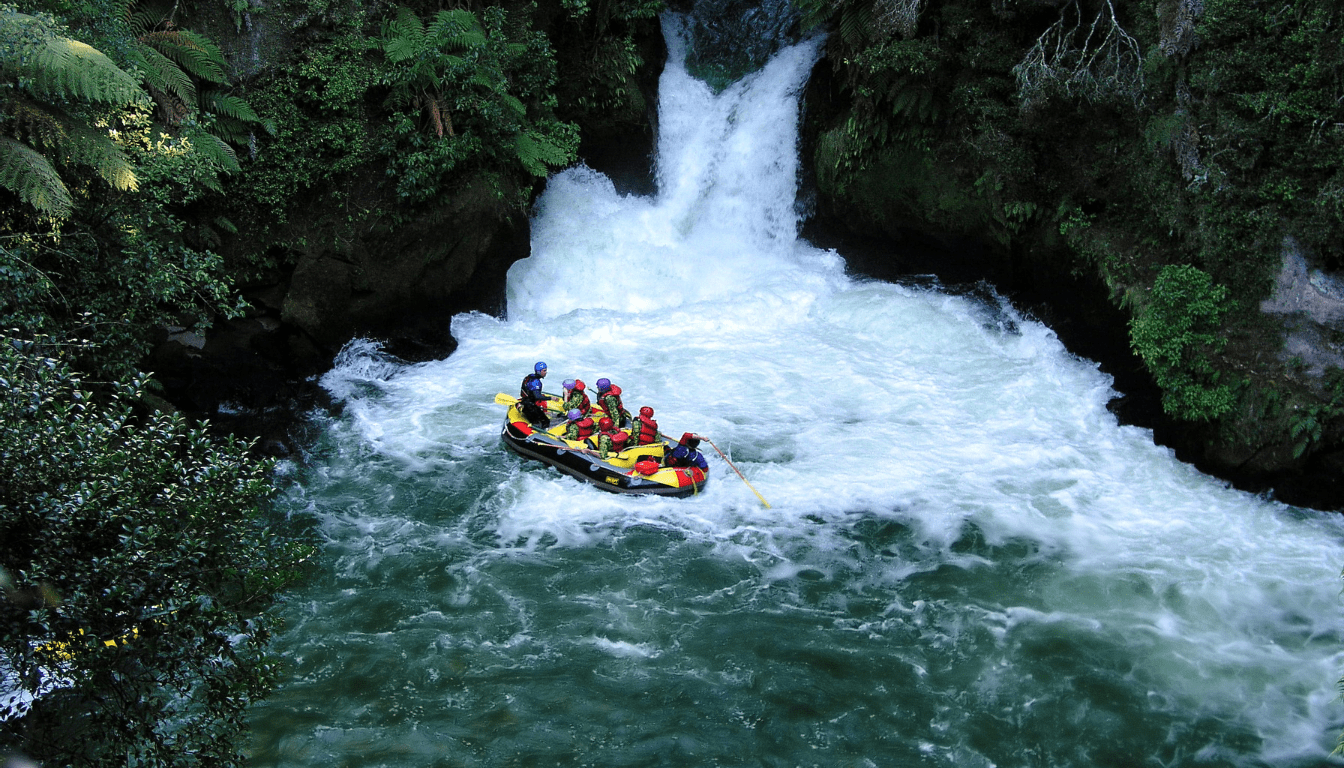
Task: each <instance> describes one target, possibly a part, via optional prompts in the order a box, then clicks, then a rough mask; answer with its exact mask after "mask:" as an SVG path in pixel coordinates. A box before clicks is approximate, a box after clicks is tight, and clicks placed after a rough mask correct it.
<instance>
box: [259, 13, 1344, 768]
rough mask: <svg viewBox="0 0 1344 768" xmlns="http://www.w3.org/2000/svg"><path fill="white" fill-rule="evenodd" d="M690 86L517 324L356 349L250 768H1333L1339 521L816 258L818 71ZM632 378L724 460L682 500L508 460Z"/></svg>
mask: <svg viewBox="0 0 1344 768" xmlns="http://www.w3.org/2000/svg"><path fill="white" fill-rule="evenodd" d="M665 25H666V27H667V28H668V30H669V35H668V38H669V49H670V51H671V56H670V60H669V64H668V66H667V71H666V72H665V73H664V74H663V77H662V81H661V84H660V98H661V100H662V101H661V104H660V137H659V146H658V157H657V169H658V180H659V190H660V191H659V194H658V196H657V197H656V198H653V199H647V198H640V197H631V196H622V195H619V194H617V193H616V192H615V190H614V187H613V186H612V184H611V183H610V182H609V181H608V180H607V179H606V178H604V177H603V176H602V175H600V174H598V173H595V172H593V171H591V170H588V169H585V168H576V169H571V170H568V171H565V172H564V173H561V174H558V175H557V176H555V177H553V178H552V179H551V180H550V182H549V183H548V186H547V190H546V193H545V194H544V195H543V197H542V198H541V200H540V201H539V203H538V206H537V210H536V213H535V219H534V222H533V233H534V234H533V253H532V256H531V257H530V258H528V259H525V260H523V261H520V262H518V263H517V264H515V265H514V266H513V268H512V269H511V270H510V274H509V286H508V297H509V299H508V318H507V319H499V318H492V317H487V316H484V315H479V314H471V315H463V316H459V317H457V318H454V320H453V327H452V330H453V335H454V336H455V337H456V338H457V339H458V341H459V347H458V349H457V350H456V352H454V354H453V355H452V356H451V357H450V358H448V359H446V360H442V361H438V362H434V363H426V364H420V365H406V366H403V365H399V364H395V363H393V362H389V361H387V360H385V359H384V358H382V357H380V355H379V353H378V352H377V350H376V347H375V346H374V345H370V344H368V343H362V344H356V345H353V346H352V347H351V348H349V349H347V351H346V353H345V354H344V355H343V358H342V359H341V360H340V361H338V365H337V367H336V368H335V369H334V370H333V371H332V372H330V373H329V374H328V375H327V376H326V377H325V378H324V380H323V381H324V384H325V385H326V386H327V387H328V388H329V389H330V390H331V391H332V393H333V394H334V395H335V396H336V397H338V398H339V399H341V400H342V401H343V403H344V410H343V413H342V415H341V416H339V417H330V418H325V433H324V436H323V438H322V439H321V441H320V442H319V445H318V447H317V448H316V449H315V452H314V458H313V462H312V467H311V468H310V469H309V470H306V471H304V472H303V473H302V480H301V483H300V485H298V486H296V488H295V490H294V492H293V493H292V494H291V496H290V499H289V501H290V503H292V504H293V505H295V506H296V507H305V506H307V507H310V508H311V509H313V510H314V511H315V513H316V514H317V515H318V517H319V519H320V521H321V526H322V530H323V532H324V534H325V536H326V537H327V539H328V543H327V547H326V560H325V570H324V572H323V576H322V577H321V578H319V579H317V580H316V582H315V583H314V584H313V585H311V586H310V587H309V588H308V590H307V591H306V593H305V594H304V595H303V596H301V598H299V599H297V600H295V601H294V602H293V603H292V604H291V605H290V608H289V619H290V625H291V628H290V629H289V630H288V631H287V633H286V635H285V637H284V638H282V645H283V650H284V652H285V654H286V656H287V657H288V658H289V659H290V660H291V663H292V665H293V675H292V678H291V679H290V680H289V681H288V682H287V683H285V685H284V686H283V687H282V689H281V690H280V692H279V693H278V694H277V696H276V697H275V698H274V700H273V701H271V702H269V703H267V704H265V705H264V706H262V707H261V708H259V712H258V716H257V718H256V721H255V727H256V730H257V734H258V735H257V739H256V748H255V762H256V763H257V764H259V765H260V764H268V765H271V764H274V765H312V764H316V762H331V761H332V760H338V761H339V762H341V763H342V764H349V765H387V764H399V765H427V764H438V763H439V762H440V761H441V762H442V764H454V765H456V764H462V765H491V766H494V765H504V764H509V763H510V761H517V762H520V763H530V764H537V765H568V764H574V765H581V764H592V765H688V766H692V765H694V766H699V765H711V764H725V765H726V764H732V765H746V764H751V765H756V764H763V765H774V764H780V765H783V764H788V765H794V764H807V765H813V764H816V765H879V766H887V765H913V764H916V763H919V764H931V765H947V766H965V765H994V764H997V765H1050V766H1059V765H1077V766H1090V765H1138V764H1146V763H1153V764H1160V765H1245V766H1252V765H1275V766H1279V765H1319V764H1322V763H1325V762H1328V761H1329V758H1328V757H1327V754H1328V753H1329V751H1330V749H1331V747H1332V746H1333V743H1334V740H1335V737H1336V734H1337V732H1338V731H1339V730H1340V729H1341V727H1344V706H1341V704H1340V702H1339V701H1338V700H1337V698H1336V694H1335V692H1334V684H1335V680H1336V679H1337V678H1338V677H1339V675H1340V672H1341V668H1344V621H1341V618H1340V597H1339V581H1338V579H1339V571H1340V567H1341V565H1344V526H1341V524H1340V522H1339V521H1338V520H1337V519H1336V517H1335V516H1329V515H1323V514H1316V513H1311V512H1304V511H1301V510H1295V509H1292V508H1288V507H1285V506H1283V505H1281V504H1277V503H1274V502H1271V501H1266V500H1262V499H1258V498H1255V497H1252V496H1248V495H1246V494H1243V493H1240V492H1237V491H1234V490H1231V489H1229V488H1227V487H1226V486H1225V485H1224V484H1223V483H1220V482H1218V481H1216V480H1213V479H1211V478H1208V477H1206V476H1203V475H1201V474H1199V473H1198V472H1196V471H1195V470H1193V469H1192V468H1190V467H1188V466H1186V465H1183V464H1181V463H1179V462H1178V461H1176V460H1175V459H1174V458H1173V456H1172V455H1171V453H1170V452H1169V451H1167V450H1165V449H1162V448H1158V447H1155V446H1154V445H1153V443H1152V439H1151V435H1150V434H1149V433H1148V432H1146V431H1144V430H1140V429H1136V428H1132V427H1121V426H1118V425H1117V423H1116V421H1115V419H1114V417H1113V416H1112V415H1111V414H1110V413H1109V412H1107V410H1106V408H1105V404H1106V402H1107V400H1108V399H1109V398H1110V397H1111V396H1112V394H1113V393H1112V391H1111V389H1110V381H1109V379H1108V377H1106V376H1105V375H1103V374H1101V373H1100V372H1099V371H1098V369H1097V366H1096V365H1095V364H1093V363H1091V362H1089V361H1086V360H1081V359H1078V358H1076V357H1074V356H1072V355H1070V354H1069V353H1068V352H1067V351H1066V350H1065V349H1063V347H1062V346H1061V345H1060V343H1059V341H1058V340H1057V339H1056V338H1055V336H1054V334H1053V333H1051V331H1050V330H1049V329H1048V328H1045V327H1043V326H1041V325H1040V324H1038V323H1036V322H1033V321H1031V320H1028V319H1025V318H1022V317H1020V316H1018V315H1017V314H1015V313H1014V312H1013V310H1012V308H1011V307H1008V306H1006V305H997V306H990V305H987V304H985V303H983V302H978V301H975V300H973V299H970V298H966V297H959V296H953V295H947V294H944V293H940V292H938V291H936V290H929V289H924V288H918V287H911V286H902V285H892V284H886V283H881V282H875V281H866V280H860V279H855V278H853V277H850V276H847V275H846V274H845V271H844V263H843V260H842V258H841V257H840V256H839V255H837V254H834V253H831V252H825V251H821V250H818V249H815V248H813V247H811V246H809V245H808V244H807V243H804V242H800V241H799V240H798V239H797V237H796V231H797V215H796V213H795V211H794V197H795V193H796V183H797V182H796V178H797V162H798V160H797V146H796V144H797V125H798V108H799V107H798V93H799V91H800V89H801V87H802V85H803V83H804V81H805V78H806V77H807V73H808V71H809V68H810V66H811V65H812V63H813V62H814V61H815V58H816V56H817V55H818V45H819V43H818V41H816V40H812V41H807V42H804V43H801V44H799V45H797V46H794V47H792V48H788V49H786V50H784V51H782V52H780V53H779V54H778V55H777V56H776V57H775V58H774V59H772V60H771V62H770V63H769V64H768V65H767V66H766V68H765V69H764V70H762V71H760V72H758V73H756V74H754V75H751V76H749V77H747V78H746V79H744V80H743V81H741V82H739V83H737V84H735V85H733V86H732V87H730V88H729V89H727V90H726V91H724V92H722V93H720V94H717V95H716V94H713V93H712V92H711V91H710V89H708V88H707V87H706V86H704V85H703V84H702V83H699V82H698V81H696V80H694V79H692V78H690V77H688V76H687V74H686V73H685V70H684V69H683V68H682V66H681V64H680V61H681V55H680V54H681V53H683V52H684V49H685V44H684V42H683V38H682V33H681V31H680V30H681V24H680V21H679V20H678V19H677V17H675V16H673V17H669V18H668V19H667V21H666V22H665ZM537 360H545V361H546V362H547V363H548V364H549V366H550V371H551V374H550V376H551V378H550V379H548V381H554V382H556V383H555V385H554V386H552V387H550V389H553V390H554V389H558V380H559V379H563V378H567V377H576V376H577V377H578V378H582V379H585V380H586V381H588V382H589V383H591V382H593V381H595V380H596V379H597V378H598V377H600V376H608V377H610V378H611V379H612V380H613V381H615V382H616V383H618V384H620V385H621V386H622V388H623V389H624V390H625V392H626V395H625V401H626V404H627V406H628V407H638V406H641V405H646V404H647V405H652V406H654V407H655V408H656V409H657V414H656V418H657V419H658V420H659V422H660V424H661V425H662V427H663V430H664V431H665V432H668V433H670V434H680V433H681V432H682V431H687V430H691V431H696V432H700V433H702V434H705V435H707V436H708V437H709V438H710V439H712V440H713V441H714V442H715V443H716V444H717V445H719V446H720V447H722V448H724V449H725V450H727V451H730V452H731V455H732V458H733V461H734V463H735V464H736V465H737V466H738V467H739V468H741V469H742V470H743V471H744V472H745V473H746V474H747V475H748V477H749V478H750V480H751V482H752V484H753V485H754V486H755V487H756V489H757V490H759V491H760V492H761V494H762V495H763V496H764V497H765V498H766V499H768V500H769V502H770V504H771V508H769V509H767V508H765V507H763V506H762V505H761V504H760V503H759V501H758V500H757V498H756V497H755V495H754V494H753V493H752V491H751V490H750V489H748V488H747V487H746V486H745V485H743V484H742V483H741V482H738V481H737V479H736V477H735V476H734V475H733V474H732V472H731V471H730V470H729V468H728V467H727V466H726V465H725V464H724V463H723V462H722V461H719V460H718V459H717V457H715V456H713V455H712V454H711V456H710V458H711V462H712V464H711V473H712V475H713V477H714V480H713V482H712V483H711V484H710V486H709V487H708V489H707V490H706V492H705V493H703V494H701V495H699V496H695V497H692V498H688V499H679V500H678V499H663V498H644V497H627V496H618V495H614V494H607V493H604V492H602V491H600V490H597V489H595V488H592V487H589V486H586V485H583V484H580V483H579V482H577V481H575V480H573V479H571V478H568V477H565V476H563V475H561V474H559V473H557V472H556V471H554V470H551V469H548V468H546V467H544V466H541V465H539V464H535V463H525V462H523V461H521V460H519V459H518V458H517V457H514V456H512V455H510V454H508V453H506V452H505V451H504V449H503V447H502V445H501V443H500V441H499V436H498V432H499V426H500V423H501V418H502V415H503V414H502V409H500V408H499V407H498V406H495V405H494V404H493V402H492V397H493V395H494V393H495V392H501V391H502V392H506V393H510V394H514V393H515V392H516V388H517V386H518V382H519V381H520V380H521V378H522V376H523V374H525V373H527V372H529V371H530V370H531V367H532V364H533V363H534V362H535V361H537Z"/></svg>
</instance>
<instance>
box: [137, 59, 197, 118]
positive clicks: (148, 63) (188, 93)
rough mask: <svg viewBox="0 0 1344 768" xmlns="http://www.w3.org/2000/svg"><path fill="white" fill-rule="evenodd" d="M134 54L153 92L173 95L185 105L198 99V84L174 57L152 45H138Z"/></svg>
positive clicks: (146, 82) (147, 84)
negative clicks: (164, 53)
mask: <svg viewBox="0 0 1344 768" xmlns="http://www.w3.org/2000/svg"><path fill="white" fill-rule="evenodd" d="M132 55H133V57H134V59H135V63H136V64H137V65H138V66H139V68H140V73H141V74H142V75H143V76H144V78H145V85H146V86H148V87H149V89H150V92H151V93H154V92H158V93H159V94H164V95H171V96H172V97H173V98H175V99H177V101H179V102H180V103H181V104H184V105H186V104H192V103H194V102H195V101H196V84H195V83H193V82H192V81H191V77H190V76H188V75H187V73H186V72H184V71H182V68H181V67H179V66H178V65H177V63H176V62H174V61H173V60H172V59H169V58H168V57H167V56H165V55H163V54H162V53H161V52H159V51H158V50H156V49H154V48H152V47H150V46H137V47H136V49H135V52H134V53H133V54H132Z"/></svg>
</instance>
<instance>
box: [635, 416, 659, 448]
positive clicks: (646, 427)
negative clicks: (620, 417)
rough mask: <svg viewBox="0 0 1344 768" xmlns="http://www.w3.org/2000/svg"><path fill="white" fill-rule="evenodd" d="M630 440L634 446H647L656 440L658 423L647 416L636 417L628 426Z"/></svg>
mask: <svg viewBox="0 0 1344 768" xmlns="http://www.w3.org/2000/svg"><path fill="white" fill-rule="evenodd" d="M630 439H631V440H632V441H633V442H634V444H635V445H648V444H649V443H652V442H653V441H655V440H657V439H658V422H656V421H654V420H653V419H650V418H649V417H648V416H636V417H635V420H634V421H633V422H631V425H630Z"/></svg>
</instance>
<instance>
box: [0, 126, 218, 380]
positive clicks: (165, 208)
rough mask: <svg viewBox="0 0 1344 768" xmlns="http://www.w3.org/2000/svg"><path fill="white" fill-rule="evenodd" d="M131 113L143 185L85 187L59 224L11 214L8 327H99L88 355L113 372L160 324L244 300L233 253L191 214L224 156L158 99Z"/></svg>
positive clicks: (186, 321) (3, 319)
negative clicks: (124, 193) (164, 125)
mask: <svg viewBox="0 0 1344 768" xmlns="http://www.w3.org/2000/svg"><path fill="white" fill-rule="evenodd" d="M124 117H125V120H124V121H123V122H122V123H121V126H122V129H123V130H122V131H120V132H119V133H118V141H119V142H121V146H122V147H123V149H124V151H125V153H126V155H127V157H128V158H130V159H132V160H133V161H134V162H135V164H136V166H137V168H138V171H139V175H140V182H141V184H140V191H139V193H138V194H137V195H136V196H134V197H121V198H111V197H108V196H105V195H95V194H91V191H90V190H89V189H87V188H85V187H80V188H76V193H77V195H78V196H77V198H76V200H77V205H76V206H75V207H74V214H73V215H72V216H71V218H70V219H68V220H66V221H64V222H61V223H60V225H59V226H51V225H50V224H45V225H44V223H43V222H42V221H41V220H38V219H36V218H35V217H24V216H21V215H19V214H20V213H21V212H20V211H11V212H9V214H8V215H0V327H5V328H18V329H20V330H21V331H22V332H23V333H25V334H30V335H36V334H49V335H54V336H57V337H60V338H84V339H90V340H92V341H94V342H96V349H97V352H96V354H90V355H89V356H88V358H87V359H84V360H83V361H82V363H81V365H83V366H84V367H85V369H86V370H90V371H97V372H98V373H99V374H100V375H105V376H109V377H111V376H116V375H120V374H122V373H125V372H127V371H130V370H132V369H133V368H134V367H135V365H136V362H137V361H138V360H139V359H140V358H141V357H142V356H143V355H144V354H145V353H146V352H148V350H149V343H150V340H151V339H152V338H153V337H154V335H155V333H156V331H157V327H158V326H161V325H195V326H197V327H201V328H203V327H204V326H205V325H207V324H208V323H209V321H210V320H211V318H213V317H215V316H219V315H222V316H225V317H230V316H236V315H237V314H239V313H240V312H241V311H242V306H241V304H240V302H239V300H238V299H237V298H236V297H235V296H234V293H233V291H232V286H231V282H232V281H231V277H230V275H229V271H228V269H227V268H226V266H225V265H224V263H223V260H222V259H221V258H220V257H219V256H218V255H217V254H215V253H212V252H211V251H209V250H207V249H204V248H202V247H200V246H199V244H198V243H199V241H200V239H201V235H202V232H201V230H199V229H197V228H195V227H194V226H193V225H191V224H190V223H189V222H188V220H187V219H184V218H183V216H182V214H181V211H182V210H183V208H184V207H187V206H191V205H192V204H194V203H197V202H198V201H200V200H201V199H202V198H203V197H205V196H208V195H209V194H211V192H210V190H211V189H212V188H217V187H218V186H219V180H218V173H219V167H218V166H217V165H216V164H215V163H214V162H212V161H210V160H209V159H208V158H207V157H206V156H205V155H204V154H203V153H201V152H199V151H196V150H194V148H193V146H192V144H191V142H190V141H189V140H187V139H184V138H181V137H173V136H171V135H169V134H166V133H164V132H163V131H162V130H161V129H159V128H157V127H156V126H155V124H154V123H153V122H152V120H151V117H150V110H149V107H148V106H147V105H144V104H142V105H140V106H139V107H138V108H136V109H132V110H128V111H127V113H126V114H125V115H124Z"/></svg>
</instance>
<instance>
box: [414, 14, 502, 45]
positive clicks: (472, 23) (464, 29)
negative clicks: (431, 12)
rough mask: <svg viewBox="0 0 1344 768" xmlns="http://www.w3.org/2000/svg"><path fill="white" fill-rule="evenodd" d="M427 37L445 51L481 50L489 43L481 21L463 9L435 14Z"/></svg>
mask: <svg viewBox="0 0 1344 768" xmlns="http://www.w3.org/2000/svg"><path fill="white" fill-rule="evenodd" d="M426 36H427V37H428V39H429V40H431V41H432V42H433V43H434V44H435V45H438V46H440V48H441V49H443V50H459V51H460V50H466V49H469V48H479V47H482V46H484V45H485V44H486V43H487V42H488V40H487V38H486V36H485V30H484V29H482V28H481V21H480V19H478V18H476V14H474V13H472V12H471V11H468V10H466V9H462V8H458V9H454V10H451V11H439V12H438V13H437V14H435V16H434V21H432V22H430V24H429V29H428V31H427V35H426Z"/></svg>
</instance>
